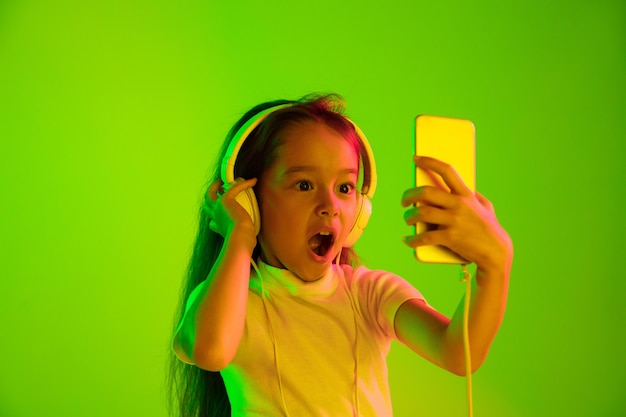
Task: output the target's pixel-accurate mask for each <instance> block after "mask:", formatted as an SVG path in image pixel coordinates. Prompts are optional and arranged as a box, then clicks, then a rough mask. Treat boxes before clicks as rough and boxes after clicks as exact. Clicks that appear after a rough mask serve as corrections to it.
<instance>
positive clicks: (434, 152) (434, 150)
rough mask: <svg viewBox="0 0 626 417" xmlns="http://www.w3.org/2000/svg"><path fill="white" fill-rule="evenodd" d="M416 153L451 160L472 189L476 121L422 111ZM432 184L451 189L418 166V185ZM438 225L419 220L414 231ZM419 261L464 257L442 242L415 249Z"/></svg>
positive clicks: (455, 260)
mask: <svg viewBox="0 0 626 417" xmlns="http://www.w3.org/2000/svg"><path fill="white" fill-rule="evenodd" d="M414 132H415V154H416V155H419V156H430V157H432V158H436V159H439V160H441V161H443V162H446V163H448V164H450V165H451V166H452V167H453V168H454V169H455V170H456V172H457V173H458V174H459V175H460V177H461V178H462V179H463V182H465V184H466V185H467V186H468V187H469V188H470V189H471V190H472V191H475V190H476V144H475V142H476V140H475V137H476V135H475V129H474V124H473V123H472V122H471V121H469V120H465V119H455V118H450V117H441V116H430V115H419V116H417V117H416V118H415V130H414ZM424 185H430V186H435V187H437V186H438V187H440V188H442V189H444V190H445V191H448V192H449V191H450V190H449V189H448V187H447V186H446V185H445V183H444V182H443V180H442V179H441V177H439V175H438V174H435V173H433V172H425V171H424V170H421V169H419V168H416V170H415V186H416V187H420V186H424ZM436 227H437V226H436V225H430V224H427V223H417V224H416V226H415V233H416V234H420V233H424V232H426V231H429V230H433V229H435V228H436ZM415 256H416V258H417V259H418V260H419V261H420V262H427V263H447V264H450V263H451V264H457V263H458V264H461V263H467V261H466V260H465V259H463V258H462V257H460V256H459V255H457V254H456V253H454V252H453V251H451V250H449V249H448V248H446V247H443V246H420V247H418V248H416V249H415Z"/></svg>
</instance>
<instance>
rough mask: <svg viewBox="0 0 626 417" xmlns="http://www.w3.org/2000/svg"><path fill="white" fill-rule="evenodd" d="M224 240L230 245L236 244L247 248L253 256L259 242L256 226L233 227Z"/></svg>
mask: <svg viewBox="0 0 626 417" xmlns="http://www.w3.org/2000/svg"><path fill="white" fill-rule="evenodd" d="M224 240H225V242H226V244H228V245H235V246H238V247H241V248H242V249H244V250H246V251H247V252H249V253H250V256H252V252H253V251H254V248H255V247H256V243H257V240H256V233H255V230H254V226H252V227H246V226H238V227H233V228H232V229H231V230H230V232H229V233H228V235H227V236H226V238H225V239H224Z"/></svg>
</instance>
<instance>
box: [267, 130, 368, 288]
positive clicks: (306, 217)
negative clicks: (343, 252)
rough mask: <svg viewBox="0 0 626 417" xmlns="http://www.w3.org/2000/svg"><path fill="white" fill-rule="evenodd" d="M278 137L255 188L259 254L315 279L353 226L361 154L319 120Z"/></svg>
mask: <svg viewBox="0 0 626 417" xmlns="http://www.w3.org/2000/svg"><path fill="white" fill-rule="evenodd" d="M281 139H282V140H281V145H280V146H279V147H278V148H277V150H276V158H275V160H274V162H273V163H272V165H270V167H269V168H268V169H267V170H266V171H265V172H264V173H263V176H262V178H261V180H260V182H259V184H258V187H257V192H258V194H259V202H260V210H261V232H260V234H259V244H260V247H261V258H262V259H263V261H264V262H266V263H267V264H269V265H272V266H275V267H278V268H284V269H288V270H290V271H291V272H292V273H294V274H295V275H296V276H297V277H299V278H300V279H302V280H303V281H315V280H317V279H319V278H321V277H322V276H323V275H324V274H325V273H326V271H327V269H328V268H329V267H330V265H331V264H332V262H333V260H334V259H335V258H336V256H337V254H338V253H339V250H340V249H341V247H342V244H343V242H344V240H345V238H346V237H347V236H348V233H349V232H350V229H351V228H352V225H353V224H354V219H355V216H356V213H355V211H356V198H357V191H356V183H357V178H358V170H359V155H358V153H357V151H356V150H355V149H354V146H353V145H352V144H351V143H350V142H349V141H348V140H346V139H345V138H344V137H343V136H341V135H340V134H339V133H337V132H336V131H335V130H333V129H331V128H330V127H328V126H326V125H325V124H323V123H316V122H304V123H301V124H299V125H297V126H292V127H290V128H287V129H285V130H284V131H283V132H282V133H281Z"/></svg>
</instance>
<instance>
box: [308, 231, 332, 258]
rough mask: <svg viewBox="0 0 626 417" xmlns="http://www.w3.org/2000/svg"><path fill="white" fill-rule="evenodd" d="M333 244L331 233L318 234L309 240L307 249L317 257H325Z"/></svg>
mask: <svg viewBox="0 0 626 417" xmlns="http://www.w3.org/2000/svg"><path fill="white" fill-rule="evenodd" d="M333 243H335V237H334V236H333V234H332V233H331V232H320V233H318V234H316V235H315V236H313V237H312V238H311V239H309V247H310V248H311V250H312V251H313V252H314V253H315V254H316V255H318V256H325V255H326V254H327V253H328V251H329V250H330V248H331V247H332V246H333Z"/></svg>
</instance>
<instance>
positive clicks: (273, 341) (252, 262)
mask: <svg viewBox="0 0 626 417" xmlns="http://www.w3.org/2000/svg"><path fill="white" fill-rule="evenodd" d="M250 263H251V264H252V267H253V268H254V270H255V271H256V273H257V275H258V277H259V280H260V281H261V302H262V303H263V310H264V311H265V318H266V320H267V327H268V328H269V331H270V335H271V337H272V346H273V348H274V365H275V366H276V375H277V377H278V390H279V391H280V399H281V401H282V402H283V410H284V412H285V417H289V412H288V411H287V403H286V402H285V393H284V391H283V381H282V378H281V377H280V366H279V361H278V347H277V344H278V343H277V341H276V334H275V333H274V327H273V326H272V320H270V315H269V312H268V311H267V305H266V304H265V287H264V286H263V276H262V275H261V271H259V267H258V266H257V264H256V262H254V259H250Z"/></svg>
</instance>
